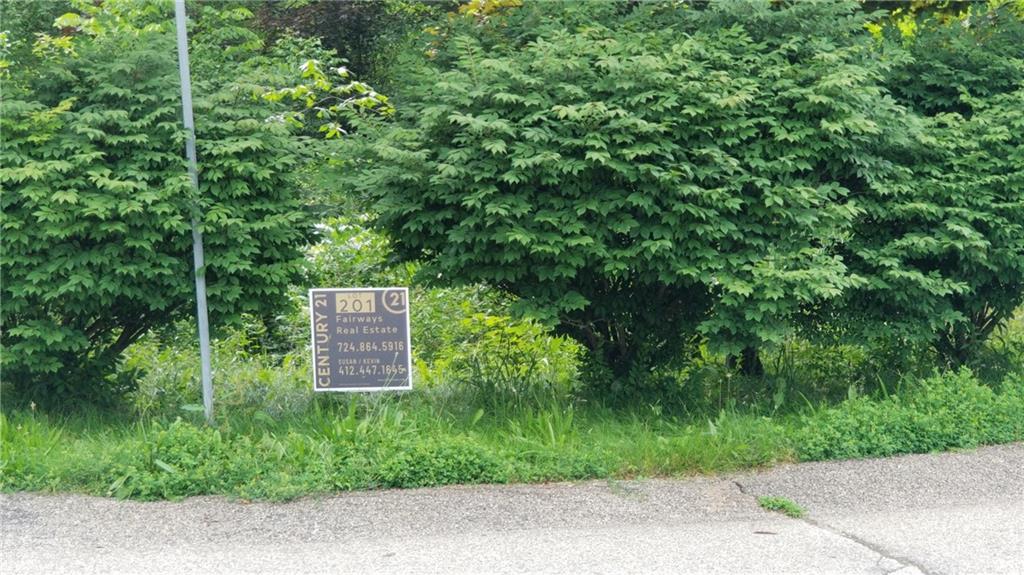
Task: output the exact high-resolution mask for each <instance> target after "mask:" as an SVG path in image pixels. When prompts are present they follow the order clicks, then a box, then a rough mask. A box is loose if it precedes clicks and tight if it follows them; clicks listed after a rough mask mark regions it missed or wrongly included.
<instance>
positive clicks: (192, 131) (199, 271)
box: [174, 0, 213, 424]
mask: <svg viewBox="0 0 1024 575" xmlns="http://www.w3.org/2000/svg"><path fill="white" fill-rule="evenodd" d="M174 21H175V27H176V28H177V31H178V71H179V72H180V74H181V112H182V116H183V117H184V123H185V132H186V136H187V139H186V140H185V155H186V156H188V176H189V179H190V180H191V181H192V189H193V190H194V191H195V193H196V196H197V197H198V195H199V177H198V176H197V175H196V127H195V122H194V121H193V120H192V74H191V73H190V72H189V69H188V31H187V30H186V29H185V0H174ZM199 216H200V212H199V205H198V201H197V203H196V205H195V206H194V209H193V210H192V260H193V264H194V265H195V272H196V320H197V321H198V323H199V358H200V361H201V362H202V376H203V407H204V408H205V413H206V423H210V424H212V423H213V378H212V375H211V370H210V323H209V319H208V318H207V313H206V264H205V262H204V258H203V232H202V231H201V230H200V229H199Z"/></svg>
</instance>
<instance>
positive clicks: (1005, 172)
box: [837, 6, 1024, 365]
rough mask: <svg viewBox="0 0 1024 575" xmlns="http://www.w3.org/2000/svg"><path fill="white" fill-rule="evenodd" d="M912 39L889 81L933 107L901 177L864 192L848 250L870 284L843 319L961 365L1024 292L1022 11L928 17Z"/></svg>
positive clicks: (910, 100)
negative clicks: (920, 342) (946, 19)
mask: <svg viewBox="0 0 1024 575" xmlns="http://www.w3.org/2000/svg"><path fill="white" fill-rule="evenodd" d="M1004 8H1005V6H1004ZM904 41H905V40H902V39H901V40H900V42H904ZM908 42H910V44H909V46H908V47H906V48H905V49H904V48H895V47H892V46H890V50H891V51H892V52H893V53H894V54H896V55H897V58H898V59H899V60H900V61H901V64H900V65H899V66H897V67H896V68H895V69H894V70H893V71H892V73H891V75H890V76H889V77H888V78H887V84H888V85H889V86H890V88H891V89H892V91H893V93H894V94H895V95H896V96H897V97H898V98H899V99H900V100H901V102H902V103H905V104H906V105H907V106H908V107H910V108H912V109H914V110H917V111H918V112H920V113H921V114H923V116H924V117H923V118H921V120H920V122H919V123H917V124H910V125H908V131H910V133H913V134H916V138H917V143H916V144H915V145H914V146H912V147H910V148H908V150H907V153H906V154H905V155H904V156H903V158H902V162H901V163H902V164H903V168H902V169H901V170H900V172H899V173H898V174H899V175H897V176H894V177H892V178H890V179H889V181H888V182H887V183H886V185H885V186H882V189H883V190H884V193H882V194H879V195H876V196H870V197H866V198H864V200H862V202H861V205H862V207H863V208H864V215H863V216H862V217H861V218H859V220H858V225H857V226H856V228H855V231H854V234H853V236H852V240H851V241H850V242H849V244H848V248H849V252H848V253H847V257H846V258H845V259H846V261H847V262H849V263H850V267H851V269H853V270H854V271H855V273H857V274H859V275H861V276H862V277H864V278H865V279H866V280H867V282H866V283H865V284H863V285H862V286H861V287H862V289H859V290H854V291H852V292H851V301H850V302H848V303H849V305H847V306H846V307H845V308H843V310H842V312H841V313H840V314H839V315H838V316H837V317H842V318H843V320H842V321H843V322H848V321H849V319H850V318H851V317H856V316H857V315H858V314H861V313H864V314H866V315H867V317H869V318H870V321H869V322H867V324H866V325H867V326H868V327H869V328H870V329H871V330H872V331H874V332H875V333H876V334H877V333H879V331H881V332H883V333H885V332H893V331H895V332H898V333H902V334H904V335H906V336H908V337H912V338H916V339H924V340H927V341H930V342H932V343H933V345H934V346H935V348H936V350H937V351H938V352H939V353H940V354H941V355H942V357H943V358H944V359H945V361H946V362H947V363H948V364H952V365H961V364H963V363H965V362H966V361H968V360H969V359H970V358H971V357H972V356H973V355H975V354H976V353H977V352H978V351H979V349H980V345H981V343H982V342H983V341H984V340H985V339H986V338H987V337H988V336H989V335H990V334H991V333H992V332H993V330H995V329H996V328H997V327H998V326H1000V325H1001V324H1003V323H1005V322H1006V321H1007V320H1008V319H1009V318H1010V317H1011V316H1012V314H1013V312H1014V310H1015V309H1016V308H1017V307H1018V306H1019V305H1020V304H1021V302H1024V52H1022V51H1021V49H1020V46H1021V45H1024V18H1021V17H1019V16H1014V15H1013V14H1012V13H1009V12H1008V11H1007V10H999V9H995V10H992V11H984V10H981V11H976V12H974V13H973V14H971V15H969V16H964V17H962V18H961V19H959V20H955V21H953V22H951V23H949V24H942V23H936V22H934V21H927V22H924V23H922V25H921V26H920V27H918V29H917V32H916V35H915V36H914V37H913V38H912V39H911V40H909V41H908ZM901 50H905V51H906V53H905V54H904V55H903V56H899V53H900V51H901ZM879 326H881V327H879Z"/></svg>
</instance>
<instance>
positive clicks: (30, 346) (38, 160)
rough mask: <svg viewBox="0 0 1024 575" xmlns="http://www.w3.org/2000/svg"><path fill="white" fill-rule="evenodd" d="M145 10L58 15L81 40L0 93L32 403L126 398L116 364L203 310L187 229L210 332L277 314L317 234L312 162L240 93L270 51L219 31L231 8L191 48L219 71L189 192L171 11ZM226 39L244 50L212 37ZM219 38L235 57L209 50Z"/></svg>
mask: <svg viewBox="0 0 1024 575" xmlns="http://www.w3.org/2000/svg"><path fill="white" fill-rule="evenodd" d="M136 4H137V3H132V2H103V3H100V4H97V5H95V6H94V5H92V4H89V3H77V4H76V7H77V8H80V9H82V10H85V11H86V13H85V14H82V15H75V14H69V15H66V16H64V17H62V18H64V19H65V20H66V21H67V23H66V24H65V27H67V28H73V29H76V30H78V32H76V33H75V34H66V35H52V36H51V35H47V34H42V35H40V37H39V42H38V50H36V51H34V52H33V54H34V57H33V59H32V60H31V61H26V62H21V63H19V64H20V65H18V66H16V67H14V68H13V69H12V70H11V71H10V72H11V74H10V77H9V78H7V79H5V82H4V86H5V88H4V94H3V102H2V105H3V114H2V121H3V133H4V137H3V139H2V142H0V158H2V159H0V164H2V165H3V167H2V169H0V184H2V185H3V188H4V193H3V195H2V200H0V205H2V208H3V209H2V212H3V215H2V218H0V227H2V229H3V233H2V234H0V239H2V250H0V251H2V256H0V269H2V273H3V276H4V282H3V291H2V298H3V300H4V305H3V308H2V318H0V321H2V323H3V330H2V345H3V354H2V356H3V370H4V378H5V380H7V381H10V382H12V383H13V384H14V390H16V391H18V392H19V393H22V394H24V395H26V396H28V397H29V398H31V399H34V400H35V401H36V402H43V401H46V402H49V403H55V402H59V401H61V400H64V401H65V403H73V401H70V400H75V401H82V400H95V399H102V398H104V396H108V395H115V394H114V393H111V392H112V391H113V390H111V389H110V386H109V384H108V381H107V378H106V376H108V375H110V374H111V373H112V372H113V370H114V369H115V367H116V364H117V362H118V360H119V357H120V354H121V353H122V352H123V351H124V350H125V349H126V348H127V347H128V346H129V345H131V344H132V343H133V342H134V341H136V340H137V339H138V338H140V337H141V336H143V335H144V334H145V333H147V332H148V331H149V330H150V329H152V328H154V327H157V326H161V325H167V324H169V323H172V322H174V321H176V320H179V319H182V318H186V317H190V316H191V315H192V314H193V313H194V311H195V304H194V301H195V293H194V284H193V283H192V276H193V271H192V268H191V265H192V256H191V253H192V240H191V234H190V220H191V218H192V216H193V215H195V214H198V215H200V220H199V221H200V223H201V224H202V227H203V233H204V241H205V247H206V269H205V272H204V273H205V274H206V278H207V284H208V294H209V305H210V313H211V318H212V320H213V322H214V324H217V323H220V322H221V321H225V320H233V319H236V318H237V317H238V315H239V314H240V313H242V312H255V313H266V312H270V311H272V310H275V309H276V308H277V307H278V306H280V305H281V304H282V303H283V300H284V295H285V293H286V292H287V288H288V286H289V284H290V283H291V282H293V281H295V280H297V279H298V277H299V274H300V272H301V269H302V267H303V262H304V260H303V254H302V247H303V246H304V245H305V244H306V243H307V242H308V241H309V238H310V237H311V236H312V232H313V229H312V223H311V221H310V213H309V212H308V211H306V210H304V209H303V201H302V198H301V195H302V190H301V187H300V186H299V184H298V181H297V179H296V178H295V172H297V171H298V169H299V167H300V166H301V165H302V164H303V162H304V161H305V159H306V158H305V156H306V151H307V148H306V146H305V144H304V142H303V140H301V139H299V138H296V137H294V136H293V135H292V134H291V132H290V131H289V129H288V128H287V127H286V126H284V125H282V124H281V123H279V122H267V121H264V120H265V119H266V118H267V117H268V116H270V115H271V114H272V113H273V111H274V110H273V108H272V107H269V106H267V105H264V104H261V103H260V102H259V101H258V100H256V99H254V98H252V97H251V94H250V93H249V92H248V91H247V89H246V88H245V87H244V86H242V85H241V83H242V82H244V81H248V79H249V76H251V75H254V74H255V75H262V73H263V72H264V71H265V68H266V66H264V64H265V61H264V60H263V59H262V56H259V57H257V56H258V54H257V53H256V52H255V50H254V49H253V48H254V46H255V45H258V44H259V41H258V39H255V38H253V37H252V35H251V33H247V32H248V31H246V30H245V29H244V28H242V27H240V26H238V23H237V22H231V23H228V22H227V21H223V22H222V21H218V24H219V25H213V23H212V21H213V20H217V17H218V14H221V15H225V14H227V16H225V19H226V20H227V19H230V17H229V16H230V15H234V14H237V11H233V10H223V11H222V10H217V9H214V8H209V9H207V10H204V11H203V13H204V14H205V15H208V16H209V17H210V19H209V21H207V20H203V22H204V23H206V24H209V25H210V26H209V28H204V27H202V26H200V28H201V29H202V30H204V31H205V30H208V29H209V30H210V31H211V34H210V35H205V34H203V33H202V32H199V33H197V34H196V35H195V37H194V38H193V45H194V46H197V52H198V53H202V54H203V55H204V56H205V58H197V59H196V60H200V61H201V60H204V59H205V60H207V62H209V60H210V59H213V60H214V61H216V62H220V63H221V65H222V67H223V69H222V70H221V71H223V72H225V73H224V74H219V75H213V74H205V75H204V74H202V73H197V74H196V75H195V95H196V98H195V109H196V126H197V148H198V155H199V158H200V164H199V170H200V174H199V186H200V189H199V191H198V196H196V195H195V194H194V193H193V190H192V188H191V186H190V183H189V178H188V175H187V170H186V169H185V162H184V159H183V151H184V133H183V132H182V130H181V123H180V119H179V117H180V114H181V102H180V97H179V94H178V87H177V86H178V70H177V64H176V61H175V55H174V41H173V35H172V34H170V33H169V30H167V26H170V25H172V24H170V23H171V22H173V18H171V17H169V13H168V12H167V11H166V9H167V8H169V5H167V4H161V5H159V6H157V5H152V6H148V7H144V6H138V5H136ZM228 13H230V14H228ZM227 30H230V33H232V34H234V37H233V40H225V39H224V38H220V37H215V36H216V34H217V33H218V32H225V31H227ZM243 39H244V40H246V41H249V42H251V43H246V42H244V41H243ZM221 40H223V41H224V42H225V43H229V44H235V43H239V44H241V45H235V46H232V48H234V49H225V48H226V46H220V45H218V46H216V47H210V46H209V44H211V43H213V44H216V43H217V42H218V41H221ZM225 58H227V59H231V58H234V59H235V61H234V62H232V64H231V66H224V65H223V64H224V62H225ZM228 69H230V70H232V73H227V70H228ZM196 210H198V211H196ZM57 374H59V375H57ZM118 391H119V390H118Z"/></svg>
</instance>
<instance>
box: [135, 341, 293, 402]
mask: <svg viewBox="0 0 1024 575" xmlns="http://www.w3.org/2000/svg"><path fill="white" fill-rule="evenodd" d="M189 331H191V330H189V329H187V328H183V329H182V330H181V331H180V332H179V334H182V336H180V337H178V336H175V337H174V338H173V339H171V340H165V341H161V340H160V339H158V338H156V337H152V338H147V339H146V340H144V341H142V342H139V343H138V344H136V345H134V346H132V347H131V348H130V349H129V350H128V351H127V353H126V357H125V361H124V364H123V365H122V367H121V370H122V372H123V373H124V377H126V378H132V379H133V380H134V382H135V389H134V390H133V391H132V392H131V393H130V394H129V395H128V399H129V401H130V402H131V404H132V406H133V407H134V408H135V410H136V411H137V412H138V413H139V414H142V415H172V416H173V415H174V414H176V413H181V411H180V410H181V409H182V408H185V409H191V406H195V405H198V404H200V403H201V400H202V392H201V389H200V383H199V382H200V379H199V354H198V349H196V348H197V347H198V346H197V345H196V343H195V342H194V341H192V340H191V337H187V336H191V334H189V333H188V332H189ZM186 334H187V336H186ZM250 347H251V346H250V340H249V339H248V337H247V335H246V334H245V333H244V332H243V331H240V330H234V331H229V332H228V334H227V335H226V337H223V338H221V339H217V340H214V342H213V346H212V348H213V354H212V359H211V362H212V364H213V369H214V374H213V376H214V380H215V384H214V397H215V405H216V409H217V411H218V412H219V413H253V412H255V411H262V412H264V413H266V414H268V415H270V416H272V417H281V416H284V415H291V414H298V413H302V412H303V411H304V410H305V409H306V408H307V407H308V406H309V404H310V401H311V400H312V398H313V391H312V383H311V382H310V369H309V361H308V357H307V355H306V353H304V350H303V351H299V352H297V353H294V354H286V355H284V356H283V357H280V358H274V357H272V356H269V355H267V354H264V353H259V352H256V353H253V352H252V351H250Z"/></svg>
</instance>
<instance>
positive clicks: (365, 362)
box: [309, 288, 412, 391]
mask: <svg viewBox="0 0 1024 575" xmlns="http://www.w3.org/2000/svg"><path fill="white" fill-rule="evenodd" d="M309 315H310V318H309V319H310V323H311V324H312V329H313V389H315V390H316V391H380V390H403V389H412V361H411V359H412V350H411V341H410V339H409V290H408V289H406V288H352V289H348V288H345V289H311V290H309Z"/></svg>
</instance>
